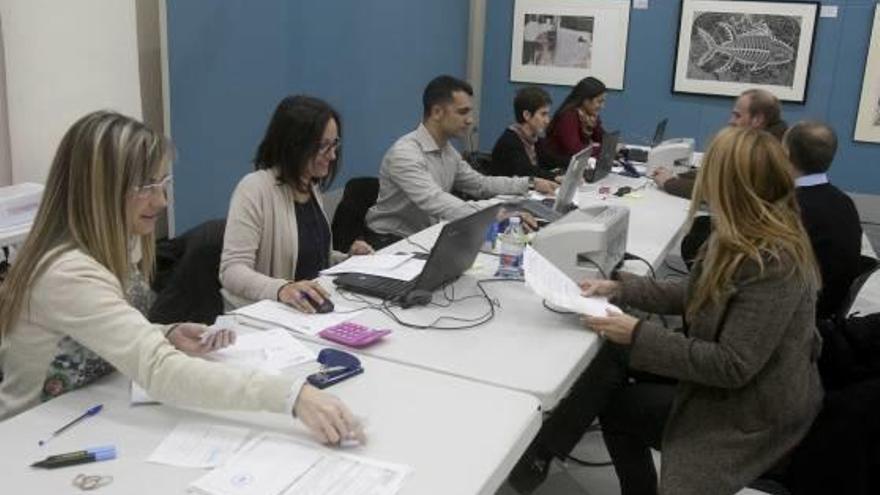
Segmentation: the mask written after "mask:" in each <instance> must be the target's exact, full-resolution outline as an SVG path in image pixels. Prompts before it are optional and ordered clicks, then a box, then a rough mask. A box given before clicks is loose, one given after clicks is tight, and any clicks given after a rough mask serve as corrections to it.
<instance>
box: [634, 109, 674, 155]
mask: <svg viewBox="0 0 880 495" xmlns="http://www.w3.org/2000/svg"><path fill="white" fill-rule="evenodd" d="M668 122H669V119H661V120H660V122H657V128H656V129H654V139H652V140H651V148H653V147H655V146H657V145H658V144H660V143H662V142H663V138H664V137H665V136H666V124H667V123H668ZM627 158H628V159H629V161H631V162H642V163H644V162H647V161H648V150H646V149H643V148H627Z"/></svg>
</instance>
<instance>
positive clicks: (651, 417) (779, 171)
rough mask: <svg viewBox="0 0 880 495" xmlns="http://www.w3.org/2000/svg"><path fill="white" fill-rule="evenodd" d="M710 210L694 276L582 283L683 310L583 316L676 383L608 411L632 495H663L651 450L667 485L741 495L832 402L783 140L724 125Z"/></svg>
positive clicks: (710, 155)
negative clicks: (664, 319)
mask: <svg viewBox="0 0 880 495" xmlns="http://www.w3.org/2000/svg"><path fill="white" fill-rule="evenodd" d="M702 205H706V206H707V207H708V208H709V210H710V211H711V213H712V221H713V224H714V229H713V232H712V235H711V236H710V237H709V240H708V242H707V243H706V245H705V246H704V247H703V249H702V250H701V252H700V254H699V256H698V259H697V262H696V264H695V265H694V266H695V268H694V269H693V270H692V271H691V274H690V277H689V278H687V279H683V280H673V281H657V280H653V279H651V278H647V277H639V276H634V275H629V274H625V273H620V274H619V277H618V279H617V280H613V281H609V280H602V281H599V280H588V281H585V282H583V284H582V287H583V289H584V293H585V294H586V295H604V296H610V297H612V298H613V299H614V300H616V302H618V303H620V304H626V305H628V306H631V307H634V308H637V309H640V310H643V311H647V312H650V313H659V314H683V315H684V319H685V329H684V330H682V331H673V330H668V329H665V328H663V327H662V326H660V325H658V324H656V323H654V322H651V321H646V320H641V319H638V318H636V317H633V316H630V315H627V314H609V315H608V316H607V317H584V321H585V324H586V325H587V326H588V327H589V328H590V329H592V330H593V331H595V332H596V333H598V334H599V335H600V336H601V337H602V338H604V339H607V341H608V342H606V346H612V347H616V348H619V349H621V350H622V353H623V354H624V355H626V356H628V361H626V360H624V361H623V362H624V363H625V364H628V365H629V367H630V368H631V369H632V370H636V371H641V372H648V373H651V374H654V375H659V376H661V377H668V378H672V379H674V380H677V385H671V384H668V383H667V384H664V383H658V382H657V381H656V380H648V381H639V382H636V383H635V384H632V383H625V384H622V385H621V386H620V387H618V389H617V390H616V391H615V392H614V393H612V394H611V397H610V402H609V403H608V404H607V405H606V406H605V407H604V409H603V411H602V413H601V414H600V420H601V422H602V427H603V435H604V437H605V442H606V444H607V445H608V449H609V452H610V453H611V456H612V459H613V460H614V464H615V469H616V471H617V474H618V477H619V479H620V483H621V489H622V493H623V494H624V495H630V494H636V493H638V494H642V493H657V492H658V486H657V477H656V473H655V472H654V467H653V463H652V461H651V455H650V450H649V447H655V448H662V452H663V462H662V470H661V471H662V472H661V476H660V484H659V493H664V494H667V493H668V494H673V493H674V494H677V495H679V494H695V495H696V494H707V493H711V494H713V495H724V494H732V493H736V492H737V491H738V490H740V489H741V488H742V487H744V486H746V485H747V484H748V483H750V482H752V481H753V480H755V479H756V478H758V477H759V476H760V475H761V474H762V473H764V472H766V471H767V470H769V469H770V468H772V467H773V466H774V465H775V464H776V463H777V462H778V461H779V460H780V459H782V458H783V457H784V456H785V455H786V453H788V452H789V451H790V450H791V449H792V448H793V447H794V446H796V445H797V444H798V442H799V441H800V440H801V439H802V438H803V437H804V435H805V434H806V433H807V430H808V429H809V427H810V425H811V423H812V421H813V419H814V417H815V416H816V414H817V413H818V410H819V407H820V404H821V399H822V389H821V385H820V382H819V375H818V370H817V368H816V359H817V357H818V351H819V346H820V341H819V338H818V334H817V333H816V329H815V324H814V320H815V304H816V294H817V290H818V288H819V275H818V269H817V267H816V263H815V261H814V257H813V252H812V249H811V247H810V241H809V239H808V238H807V235H806V233H805V231H804V228H803V227H802V225H801V222H800V218H799V213H798V206H797V201H796V199H795V192H794V181H793V178H792V176H791V173H790V171H789V165H788V159H787V158H786V155H785V152H784V151H783V149H782V147H781V145H780V144H779V142H778V140H777V139H776V138H774V137H773V136H771V135H770V134H768V133H766V132H764V131H758V130H754V129H745V128H727V129H724V130H722V131H721V132H720V133H719V134H718V135H717V136H716V137H715V139H714V140H713V141H712V143H711V144H710V145H709V149H708V150H707V152H706V155H705V157H704V159H703V165H702V168H701V169H700V172H699V175H698V177H697V184H696V189H695V190H694V197H693V200H692V202H691V218H693V216H694V214H695V213H696V212H697V210H698V209H700V207H701V206H702Z"/></svg>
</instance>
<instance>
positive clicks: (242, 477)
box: [190, 433, 411, 495]
mask: <svg viewBox="0 0 880 495" xmlns="http://www.w3.org/2000/svg"><path fill="white" fill-rule="evenodd" d="M410 471H411V469H410V468H409V467H408V466H403V465H399V464H390V463H385V462H379V461H375V460H372V459H367V458H363V457H359V456H353V455H346V454H337V453H334V452H331V451H329V450H326V449H319V448H317V447H312V446H307V445H303V444H300V443H297V441H296V440H295V439H293V438H291V437H287V436H284V435H278V434H273V433H262V434H260V435H258V436H257V437H256V438H254V439H253V440H251V441H250V442H248V443H247V444H246V445H245V446H244V447H242V448H241V450H239V451H238V452H237V453H236V454H235V455H234V456H232V457H230V458H229V460H228V461H226V462H225V463H224V464H223V465H222V466H220V467H218V468H216V469H214V470H213V471H211V472H210V473H208V474H206V475H205V476H202V477H201V478H199V479H198V480H196V481H194V482H193V483H192V484H191V485H190V489H192V490H193V491H196V492H199V493H204V494H207V495H233V494H235V495H393V494H395V493H397V492H398V491H399V490H400V487H401V485H402V484H403V480H404V478H406V476H407V475H408V474H409V472H410Z"/></svg>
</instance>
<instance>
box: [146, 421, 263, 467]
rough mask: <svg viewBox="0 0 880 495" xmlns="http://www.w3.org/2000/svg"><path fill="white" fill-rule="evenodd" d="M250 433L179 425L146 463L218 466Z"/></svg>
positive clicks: (221, 428) (193, 425)
mask: <svg viewBox="0 0 880 495" xmlns="http://www.w3.org/2000/svg"><path fill="white" fill-rule="evenodd" d="M249 432H250V430H248V429H247V428H237V427H234V426H223V425H208V424H199V423H180V424H179V425H177V427H176V428H174V431H172V432H171V433H170V434H169V435H168V436H167V437H165V440H163V441H162V443H160V444H159V446H158V447H156V450H154V451H153V453H152V454H150V457H149V458H147V462H155V463H157V464H167V465H169V466H181V467H191V468H211V467H216V466H219V465H220V464H222V463H223V462H224V461H226V459H228V458H229V457H230V456H231V455H232V454H234V453H235V450H236V449H237V448H238V447H240V446H241V444H242V443H244V440H245V438H247V436H248V433H249Z"/></svg>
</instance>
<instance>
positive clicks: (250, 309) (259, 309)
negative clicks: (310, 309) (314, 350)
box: [233, 300, 361, 335]
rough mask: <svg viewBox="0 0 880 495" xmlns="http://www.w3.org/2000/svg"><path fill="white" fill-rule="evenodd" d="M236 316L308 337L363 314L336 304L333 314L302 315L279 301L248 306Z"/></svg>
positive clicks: (237, 312)
mask: <svg viewBox="0 0 880 495" xmlns="http://www.w3.org/2000/svg"><path fill="white" fill-rule="evenodd" d="M233 313H234V314H236V315H242V316H245V317H247V318H251V319H253V320H256V321H260V322H264V323H269V324H271V325H272V326H280V327H283V328H287V329H288V330H293V331H294V332H300V333H303V334H306V335H317V334H318V332H320V331H321V330H323V329H325V328H327V327H330V326H333V325H336V324H338V323H342V322H344V321H348V320H350V319H352V318H354V317H356V316H357V315H359V314H360V313H361V311H351V309H350V308H346V307H344V306H342V305H341V304H338V303H337V304H336V309H335V310H334V311H333V312H332V313H324V314H318V313H313V314H306V313H301V312H299V311H297V310H295V309H293V308H291V307H290V306H287V305H286V304H283V303H280V302H277V301H270V300H264V301H258V302H255V303H253V304H250V305H248V306H242V307H241V308H238V309H236V310H235V311H233Z"/></svg>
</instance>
